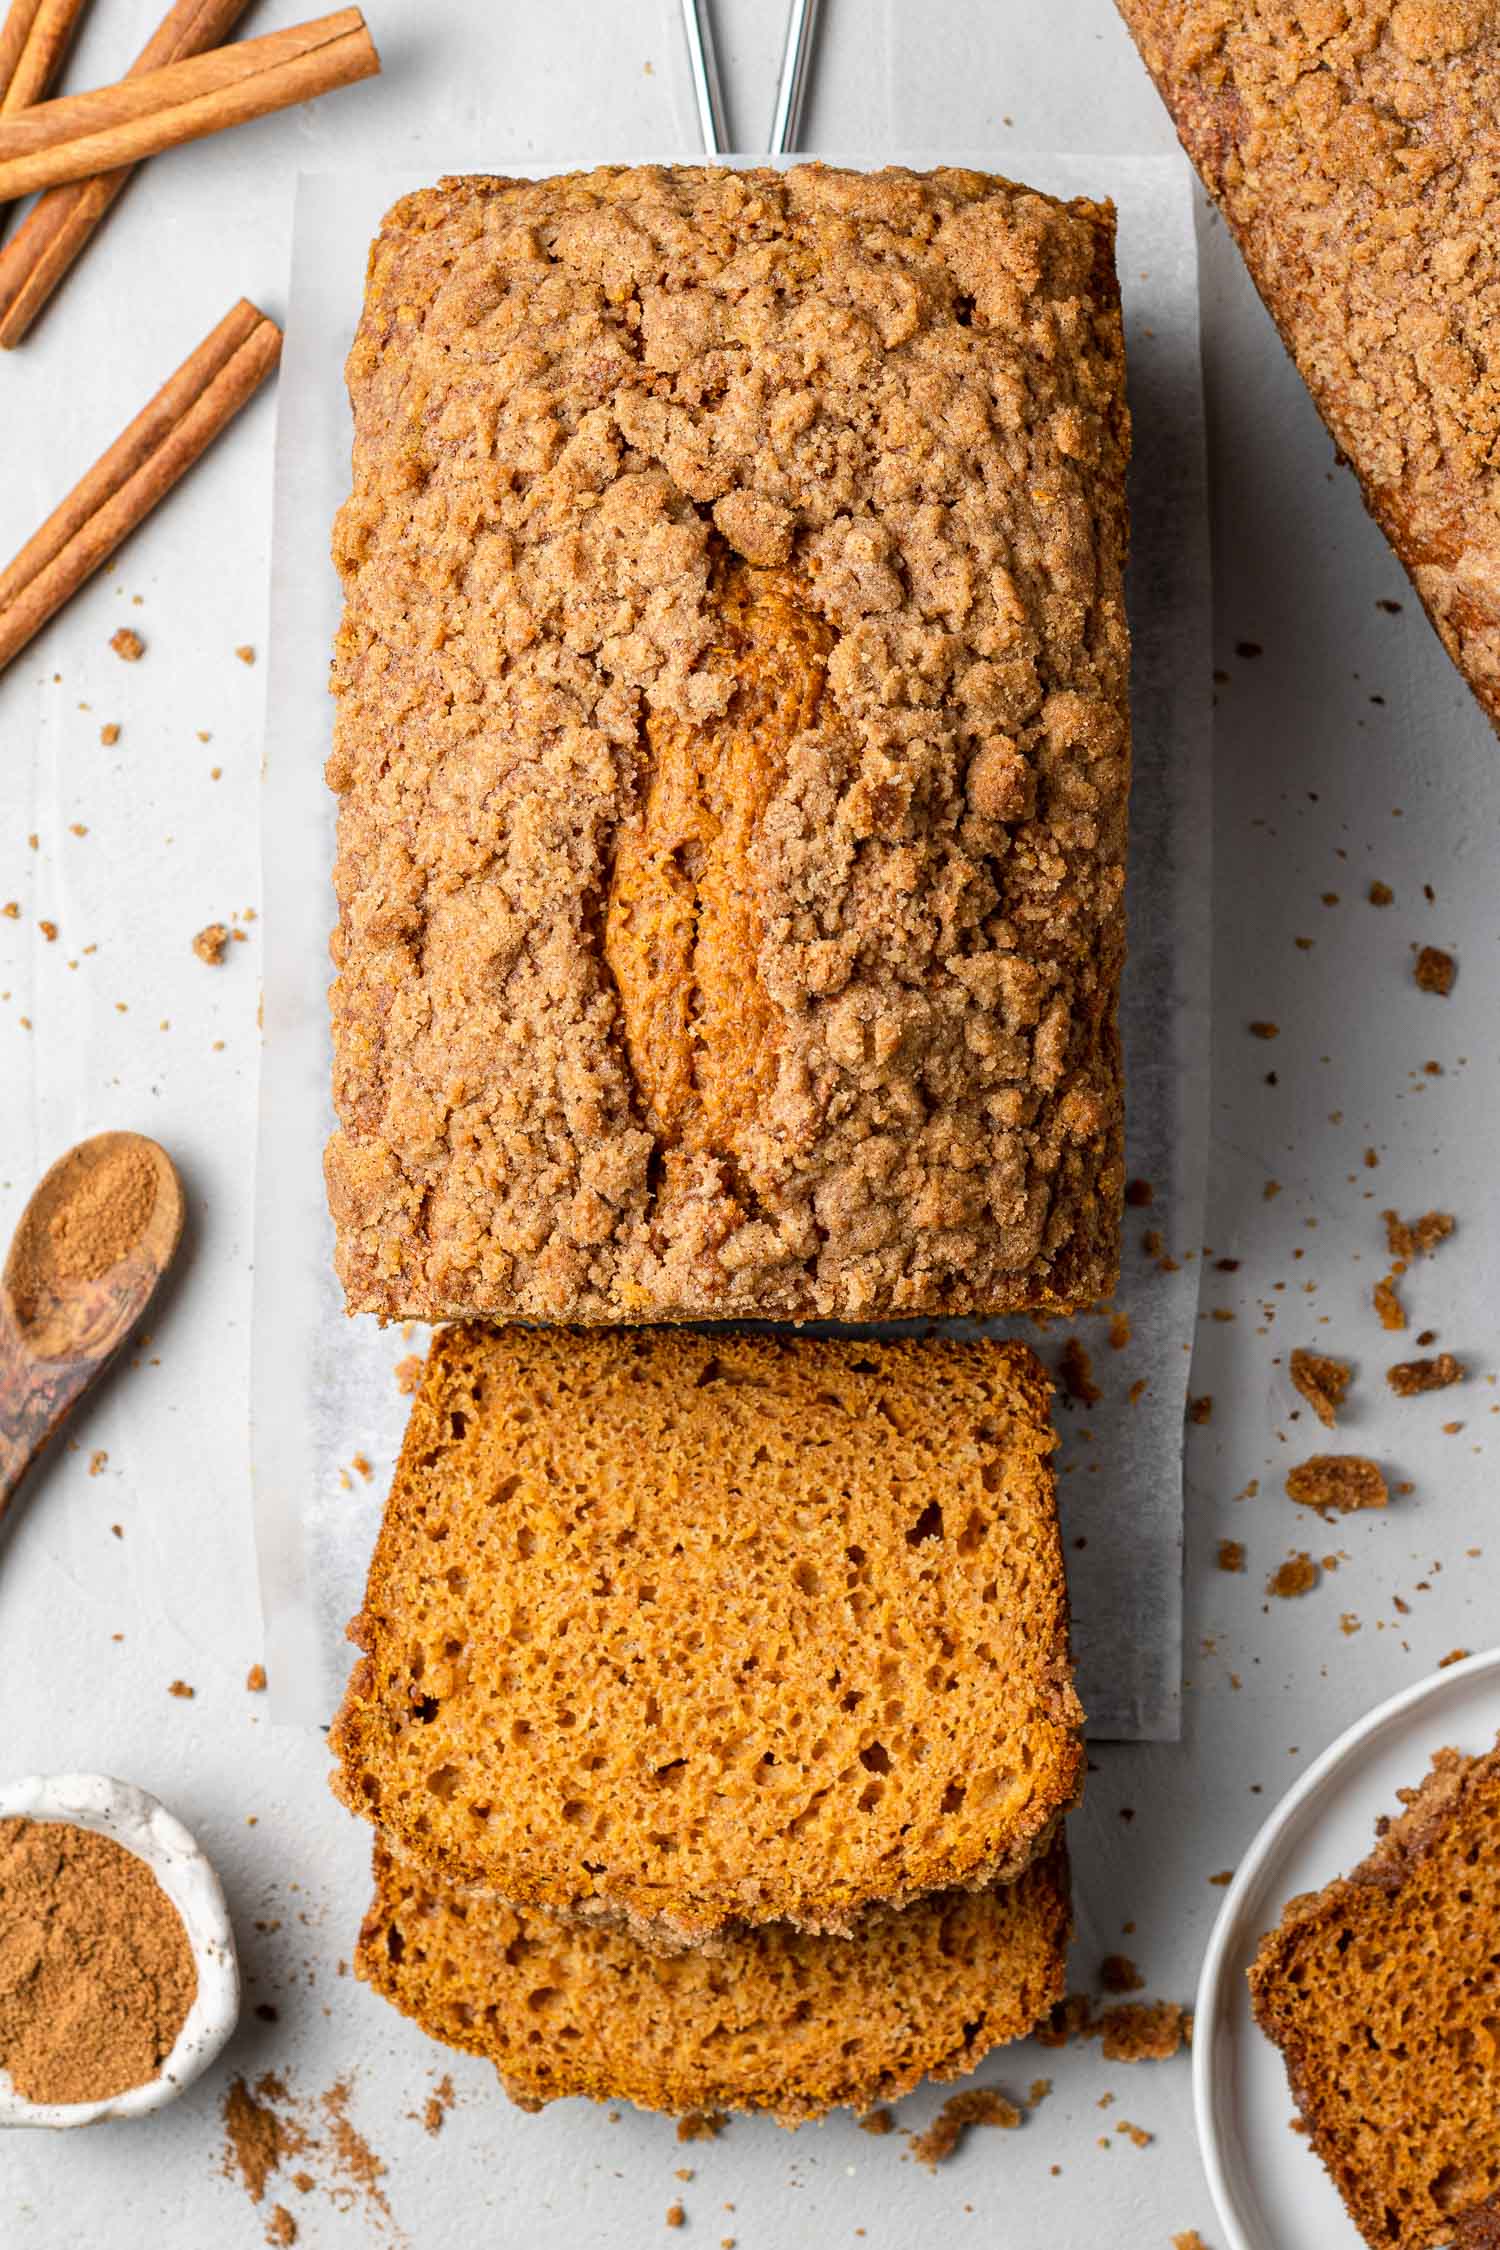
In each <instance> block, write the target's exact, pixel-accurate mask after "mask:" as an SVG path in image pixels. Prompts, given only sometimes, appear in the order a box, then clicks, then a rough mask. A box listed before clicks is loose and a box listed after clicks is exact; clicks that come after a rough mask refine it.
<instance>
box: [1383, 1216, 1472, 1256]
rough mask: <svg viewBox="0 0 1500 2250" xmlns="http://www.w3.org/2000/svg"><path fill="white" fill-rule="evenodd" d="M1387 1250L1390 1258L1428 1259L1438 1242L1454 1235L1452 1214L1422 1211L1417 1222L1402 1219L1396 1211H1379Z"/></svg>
mask: <svg viewBox="0 0 1500 2250" xmlns="http://www.w3.org/2000/svg"><path fill="white" fill-rule="evenodd" d="M1380 1216H1381V1217H1382V1219H1384V1221H1385V1240H1386V1248H1387V1249H1388V1250H1389V1251H1390V1254H1391V1256H1392V1257H1393V1258H1416V1257H1423V1258H1429V1257H1431V1255H1432V1253H1433V1251H1434V1250H1436V1248H1437V1246H1438V1244H1439V1243H1440V1242H1446V1241H1447V1239H1448V1237H1449V1235H1450V1234H1451V1233H1452V1232H1453V1226H1454V1220H1453V1214H1452V1212H1451V1211H1424V1212H1423V1213H1422V1216H1421V1218H1420V1219H1403V1218H1401V1217H1400V1216H1399V1214H1398V1213H1397V1212H1395V1211H1382V1212H1381V1214H1380Z"/></svg>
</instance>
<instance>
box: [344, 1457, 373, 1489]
mask: <svg viewBox="0 0 1500 2250" xmlns="http://www.w3.org/2000/svg"><path fill="white" fill-rule="evenodd" d="M349 1466H350V1468H351V1469H352V1470H353V1471H354V1473H355V1475H356V1476H361V1477H363V1478H364V1480H365V1483H366V1484H368V1483H369V1481H370V1479H371V1477H372V1476H374V1474H375V1471H374V1469H373V1467H372V1466H371V1464H370V1461H369V1459H368V1458H367V1456H366V1455H365V1454H363V1453H356V1454H354V1455H353V1456H352V1457H351V1459H350V1462H349Z"/></svg>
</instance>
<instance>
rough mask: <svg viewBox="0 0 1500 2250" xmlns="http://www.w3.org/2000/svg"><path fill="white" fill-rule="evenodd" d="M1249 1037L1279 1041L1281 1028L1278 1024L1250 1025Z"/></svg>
mask: <svg viewBox="0 0 1500 2250" xmlns="http://www.w3.org/2000/svg"><path fill="white" fill-rule="evenodd" d="M1250 1036H1251V1038H1252V1039H1279V1038H1280V1037H1281V1026H1280V1024H1279V1023H1252V1024H1251V1026H1250Z"/></svg>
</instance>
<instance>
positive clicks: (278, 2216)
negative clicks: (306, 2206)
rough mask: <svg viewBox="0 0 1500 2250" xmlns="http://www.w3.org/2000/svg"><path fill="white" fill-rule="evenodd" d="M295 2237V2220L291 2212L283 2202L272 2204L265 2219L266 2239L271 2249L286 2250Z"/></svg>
mask: <svg viewBox="0 0 1500 2250" xmlns="http://www.w3.org/2000/svg"><path fill="white" fill-rule="evenodd" d="M296 2239H297V2222H296V2220H295V2219H294V2218H293V2217H292V2214H291V2212H290V2211H289V2210H288V2209H287V2207H286V2205H285V2204H284V2203H274V2204H272V2206H271V2214H270V2217H269V2218H268V2219H267V2220H266V2240H267V2242H269V2243H270V2244H271V2245H272V2250H288V2246H289V2245H290V2244H292V2243H294V2242H295V2241H296Z"/></svg>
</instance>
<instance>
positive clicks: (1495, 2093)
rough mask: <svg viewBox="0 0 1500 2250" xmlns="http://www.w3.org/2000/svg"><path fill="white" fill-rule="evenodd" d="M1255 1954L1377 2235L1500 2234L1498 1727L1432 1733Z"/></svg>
mask: <svg viewBox="0 0 1500 2250" xmlns="http://www.w3.org/2000/svg"><path fill="white" fill-rule="evenodd" d="M1400 1796H1401V1799H1402V1802H1403V1803H1404V1805H1405V1807H1406V1810H1405V1811H1404V1812H1403V1813H1401V1814H1399V1815H1398V1816H1396V1817H1395V1818H1393V1819H1391V1820H1383V1821H1382V1822H1381V1823H1380V1830H1379V1834H1380V1841H1379V1842H1378V1844H1377V1845H1376V1847H1375V1850H1374V1851H1373V1852H1372V1853H1371V1854H1370V1856H1369V1858H1368V1859H1366V1860H1364V1861H1363V1862H1362V1863H1361V1864H1360V1865H1359V1866H1358V1867H1356V1868H1355V1870H1354V1872H1353V1874H1352V1875H1348V1876H1344V1877H1340V1878H1339V1880H1338V1881H1336V1882H1332V1883H1329V1884H1328V1885H1327V1886H1326V1888H1325V1889H1323V1890H1321V1891H1314V1892H1309V1893H1306V1894H1304V1895H1303V1896H1302V1897H1300V1898H1294V1899H1293V1900H1292V1901H1291V1903H1290V1904H1289V1905H1288V1907H1287V1909H1286V1911H1285V1913H1284V1914H1283V1916H1282V1919H1281V1922H1280V1925H1279V1927H1278V1928H1276V1929H1274V1930H1272V1931H1271V1932H1270V1933H1269V1935H1268V1936H1267V1937H1265V1938H1264V1939H1263V1940H1262V1942H1261V1947H1260V1951H1259V1952H1258V1954H1257V1955H1256V1958H1255V1962H1254V1965H1253V1967H1252V1968H1251V1971H1250V1993H1251V1999H1252V2002H1253V2005H1254V2008H1255V2016H1256V2021H1257V2022H1258V2023H1259V2025H1260V2027H1261V2029H1262V2031H1264V2032H1265V2034H1266V2036H1267V2038H1269V2039H1272V2040H1274V2041H1275V2043H1276V2045H1277V2046H1278V2047H1279V2048H1280V2049H1281V2052H1282V2057H1283V2059H1284V2061H1285V2063H1286V2069H1287V2077H1288V2079H1289V2080H1290V2082H1291V2089H1292V2096H1293V2099H1294V2100H1295V2102H1296V2104H1297V2107H1298V2109H1299V2111H1300V2112H1301V2116H1302V2119H1303V2122H1304V2123H1305V2125H1306V2127H1307V2131H1308V2134H1309V2136H1310V2138H1311V2140H1312V2145H1313V2147H1314V2148H1315V2149H1316V2150H1317V2152H1318V2154H1319V2156H1320V2157H1321V2158H1322V2159H1323V2162H1324V2164H1325V2165H1326V2166H1327V2168H1328V2171H1329V2172H1330V2174H1331V2175H1332V2178H1333V2182H1334V2185H1335V2186H1336V2187H1337V2189H1338V2191H1339V2193H1340V2195H1342V2197H1343V2199H1344V2201H1345V2203H1346V2204H1347V2206H1348V2208H1349V2213H1350V2216H1351V2217H1352V2218H1353V2220H1354V2223H1355V2225H1356V2226H1357V2227H1358V2228H1359V2231H1360V2233H1361V2234H1362V2235H1363V2236H1364V2239H1365V2241H1366V2242H1368V2243H1370V2244H1372V2245H1375V2246H1377V2250H1436V2246H1437V2245H1439V2244H1442V2245H1444V2246H1445V2250H1447V2246H1449V2245H1451V2246H1452V2250H1497V2246H1500V1745H1497V1747H1496V1748H1495V1749H1494V1750H1492V1751H1490V1752H1489V1753H1488V1755H1486V1756H1484V1757H1480V1758H1465V1757H1462V1756H1461V1755H1460V1754H1459V1752H1458V1751H1456V1750H1439V1751H1438V1752H1437V1754H1436V1755H1435V1757H1434V1758H1433V1761H1432V1772H1431V1773H1430V1774H1429V1775H1428V1777H1427V1779H1426V1780H1425V1781H1424V1782H1423V1783H1422V1785H1421V1787H1420V1788H1418V1789H1403V1790H1402V1791H1401V1792H1400Z"/></svg>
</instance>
